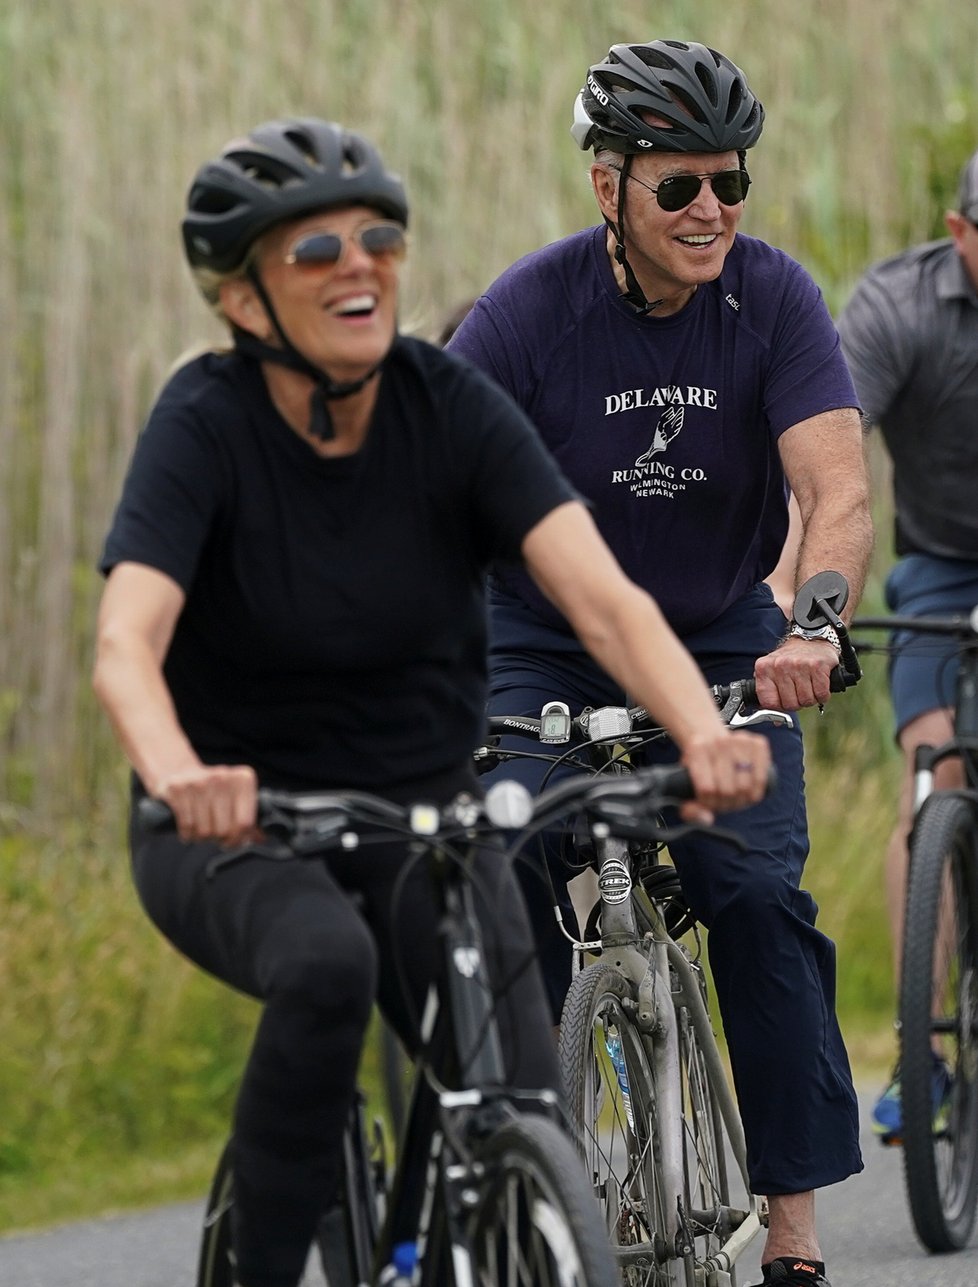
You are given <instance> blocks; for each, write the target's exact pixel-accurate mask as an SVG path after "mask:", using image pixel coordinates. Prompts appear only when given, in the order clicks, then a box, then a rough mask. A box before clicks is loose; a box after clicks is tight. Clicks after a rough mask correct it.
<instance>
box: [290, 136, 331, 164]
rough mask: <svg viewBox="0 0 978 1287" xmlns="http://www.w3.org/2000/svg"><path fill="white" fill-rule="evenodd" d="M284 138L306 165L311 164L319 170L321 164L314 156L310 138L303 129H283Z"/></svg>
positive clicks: (314, 152)
mask: <svg viewBox="0 0 978 1287" xmlns="http://www.w3.org/2000/svg"><path fill="white" fill-rule="evenodd" d="M283 133H284V136H285V138H287V139H288V141H289V142H290V143H291V144H292V146H293V147H294V148H295V150H296V151H297V152H298V153H299V155H300V156H301V157H302V159H303V160H304V161H305V163H306V165H309V166H311V167H312V168H313V169H314V170H321V169H322V168H323V167H322V164H321V162H320V160H319V158H318V157H317V156H316V151H315V149H314V147H313V145H312V140H311V139H310V137H309V135H308V134H307V133H306V132H305V131H304V130H285V131H283Z"/></svg>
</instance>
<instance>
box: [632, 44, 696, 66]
mask: <svg viewBox="0 0 978 1287" xmlns="http://www.w3.org/2000/svg"><path fill="white" fill-rule="evenodd" d="M663 44H671V45H672V46H673V48H675V49H685V48H686V46H685V45H679V44H676V43H675V42H674V41H663ZM632 53H633V54H635V55H636V57H638V58H641V60H642V62H643V63H645V65H646V66H647V67H659V68H668V69H672V68H673V67H675V65H676V64H675V61H674V60H673V59H672V58H667V57H666V55H665V54H664V53H662V51H661V50H659V49H651V48H650V47H649V46H648V45H635V46H633V47H632Z"/></svg>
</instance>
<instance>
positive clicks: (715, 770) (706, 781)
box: [680, 728, 771, 823]
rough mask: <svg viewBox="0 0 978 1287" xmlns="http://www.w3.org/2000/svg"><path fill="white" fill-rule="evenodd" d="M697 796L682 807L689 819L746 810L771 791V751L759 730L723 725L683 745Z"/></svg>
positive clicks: (709, 819) (707, 820) (707, 819)
mask: <svg viewBox="0 0 978 1287" xmlns="http://www.w3.org/2000/svg"><path fill="white" fill-rule="evenodd" d="M682 763H683V764H684V765H685V766H686V768H687V769H688V770H689V775H690V777H691V778H692V780H693V786H694V788H695V790H696V799H695V800H690V801H688V802H687V803H686V804H684V805H682V806H681V807H680V813H681V815H682V816H683V818H685V819H686V821H687V822H704V823H710V822H712V821H713V814H714V813H722V812H726V811H729V810H732V809H746V808H747V807H748V806H749V805H752V804H757V802H758V801H759V800H761V799H763V797H764V793H765V791H766V790H767V783H768V771H769V769H770V767H771V750H770V747H769V746H768V743H767V740H766V739H765V738H763V737H760V736H759V735H758V734H757V733H738V732H734V731H732V730H731V729H727V728H721V729H720V730H719V731H718V732H717V733H716V735H710V736H704V735H700V736H697V737H693V738H691V739H690V740H689V741H688V742H687V743H686V745H685V746H684V747H683V754H682Z"/></svg>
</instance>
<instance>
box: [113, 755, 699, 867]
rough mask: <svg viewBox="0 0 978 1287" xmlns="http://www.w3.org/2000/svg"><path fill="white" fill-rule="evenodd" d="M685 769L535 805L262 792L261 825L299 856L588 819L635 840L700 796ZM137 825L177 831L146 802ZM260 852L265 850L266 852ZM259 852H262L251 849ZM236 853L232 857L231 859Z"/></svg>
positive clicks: (568, 785)
mask: <svg viewBox="0 0 978 1287" xmlns="http://www.w3.org/2000/svg"><path fill="white" fill-rule="evenodd" d="M693 794H694V793H693V788H692V783H691V781H690V778H689V774H688V772H687V771H686V769H685V768H683V767H682V766H676V765H668V766H665V767H663V766H657V767H653V768H643V769H636V770H635V771H634V772H633V773H630V774H627V775H624V776H622V777H615V778H609V777H594V776H592V775H589V774H582V775H580V776H575V777H573V778H571V779H569V780H567V781H564V782H561V783H559V784H558V785H556V786H554V787H551V788H548V789H547V790H545V791H544V792H542V793H541V794H540V795H539V796H537V797H536V798H534V797H533V796H532V795H531V794H530V793H529V791H527V790H526V788H525V787H523V786H521V785H520V784H519V783H517V782H512V781H509V780H505V781H502V782H497V783H495V784H494V785H493V786H492V787H490V788H489V790H488V791H487V792H486V796H485V799H484V800H480V799H478V798H476V797H475V796H472V795H469V794H468V793H463V794H461V795H459V796H456V798H455V799H454V800H452V801H451V802H450V803H449V804H448V805H445V806H442V807H438V806H436V805H432V804H426V803H424V802H419V803H415V804H408V805H399V804H394V803H393V802H392V801H390V800H386V799H384V798H383V797H381V796H376V795H373V794H371V793H369V792H364V791H330V792H290V791H277V790H269V789H266V788H262V789H261V790H259V792H258V810H257V825H258V826H259V827H260V829H261V830H262V831H263V832H264V833H265V834H266V835H267V836H269V837H270V838H272V839H275V840H280V841H283V842H284V843H285V845H286V846H287V848H288V849H289V850H290V851H291V852H292V853H293V854H296V855H298V856H301V855H302V854H306V853H321V852H322V851H323V850H325V849H335V848H342V849H355V848H356V847H357V846H358V845H359V843H360V841H361V839H365V838H368V837H369V836H370V835H372V834H373V835H375V834H376V833H377V832H378V831H379V832H382V833H386V834H388V835H400V836H404V837H407V838H414V839H427V840H431V841H436V840H438V839H444V840H459V839H461V840H464V839H466V838H468V837H472V836H474V835H476V834H478V833H480V832H482V833H485V832H492V831H499V830H502V829H507V830H512V829H522V828H524V827H528V826H530V825H531V824H536V825H539V824H540V823H541V822H542V821H544V820H545V821H547V822H552V821H554V820H556V819H557V818H559V817H561V816H565V815H568V814H571V813H585V814H587V815H588V816H589V817H591V818H592V819H593V820H595V821H602V822H605V823H606V824H607V825H608V826H609V828H612V829H613V828H615V827H616V826H617V827H622V828H625V829H627V830H628V831H629V833H630V834H631V833H632V832H633V831H634V828H635V826H636V825H642V824H644V823H646V822H648V821H649V820H651V819H652V818H654V817H655V816H656V815H657V814H658V812H659V810H660V809H661V808H662V806H663V805H664V804H670V803H673V802H680V801H683V800H689V799H692V797H693ZM136 814H137V822H138V825H139V826H140V827H141V828H142V829H143V830H144V831H149V832H154V831H155V832H162V831H172V830H173V829H174V826H175V819H174V815H173V812H172V810H171V809H170V806H169V805H168V804H166V803H165V802H164V801H163V800H156V799H153V798H151V797H145V798H144V799H142V800H140V801H139V803H138V805H137V810H136ZM259 847H260V846H259ZM246 848H248V849H249V850H254V849H255V848H256V846H248V847H246ZM235 852H237V851H233V850H232V851H229V856H230V855H231V854H233V853H235Z"/></svg>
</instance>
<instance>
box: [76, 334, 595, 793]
mask: <svg viewBox="0 0 978 1287" xmlns="http://www.w3.org/2000/svg"><path fill="white" fill-rule="evenodd" d="M573 497H574V493H573V491H572V489H571V488H570V486H569V485H568V484H567V483H566V482H565V480H564V479H563V478H562V476H561V475H560V473H559V472H558V470H557V469H556V467H555V465H554V464H553V462H552V461H551V460H550V458H549V456H548V455H547V453H546V451H545V449H544V448H543V446H542V444H541V443H540V441H539V439H538V437H537V435H536V432H535V430H534V429H533V428H532V426H531V425H530V423H529V421H528V420H527V419H526V418H525V416H524V415H523V413H522V412H521V411H519V409H518V408H517V407H516V406H515V404H514V403H513V402H512V401H511V400H510V399H509V398H508V397H507V396H506V395H505V394H503V393H502V392H501V391H500V390H499V389H497V388H496V387H495V386H494V385H492V384H491V383H490V382H489V381H488V380H487V379H486V378H485V377H484V376H483V375H482V374H481V373H479V372H478V371H476V370H474V369H473V368H471V367H470V366H468V364H466V363H464V362H462V361H461V360H459V359H457V358H453V357H451V356H450V355H448V354H445V353H442V352H441V351H440V350H438V349H435V348H433V347H432V346H430V345H427V344H424V343H422V342H421V341H418V340H412V339H405V338H399V339H398V340H397V341H396V343H395V346H394V348H393V350H392V352H391V354H390V356H389V358H388V360H387V362H386V364H385V367H384V372H383V377H382V380H381V385H380V390H379V394H378V401H377V406H376V410H375V414H374V419H373V422H372V424H371V427H370V432H369V434H368V435H367V440H366V443H365V445H364V446H363V448H362V449H361V450H360V451H359V452H358V453H357V454H355V455H353V456H346V457H340V458H335V459H329V460H327V459H323V458H322V457H320V456H318V455H317V454H316V453H315V452H314V451H313V450H312V449H311V448H310V447H309V445H308V444H307V443H305V442H304V441H303V440H302V439H300V438H299V437H298V435H296V434H295V433H294V432H293V431H292V430H291V429H290V428H289V426H288V425H287V424H286V423H285V421H284V420H282V418H281V417H280V416H279V414H278V412H277V411H276V410H275V408H274V406H273V404H272V402H271V400H270V398H269V395H268V392H267V388H266V385H265V381H264V378H263V377H262V374H261V370H260V368H259V366H258V364H257V363H255V362H254V361H252V360H250V359H247V358H244V357H242V356H240V355H238V354H234V353H229V354H208V355H206V356H204V357H201V358H198V359H196V360H195V361H193V362H191V363H189V364H188V365H187V366H185V367H183V368H182V369H181V370H179V371H178V372H177V373H176V374H175V375H174V376H173V378H172V379H171V380H170V382H169V384H168V385H167V386H166V388H165V389H164V390H163V393H162V394H161V396H160V398H159V400H158V402H157V404H156V406H155V407H154V409H153V411H152V413H151V415H150V417H149V420H148V423H147V425H146V427H145V429H144V430H143V432H142V434H141V435H140V438H139V440H138V442H137V445H136V449H135V453H134V456H133V460H132V463H131V466H130V470H129V474H128V476H127V478H126V482H125V486H124V489H123V493H122V498H121V500H120V503H119V507H118V509H117V511H116V514H115V518H114V520H113V523H112V527H111V530H110V532H109V535H108V538H107V540H106V545H105V551H104V553H103V556H102V560H101V564H100V566H101V568H102V570H103V572H106V573H107V572H108V571H109V570H110V569H111V568H112V567H113V566H115V564H117V563H120V562H124V561H125V562H134V563H141V564H145V565H148V566H150V567H153V568H156V569H158V570H159V571H161V572H164V573H166V574H167V575H168V576H170V577H172V578H173V580H174V581H176V582H177V583H178V584H179V585H180V586H181V588H182V589H183V590H184V592H185V594H186V596H187V598H186V604H185V606H184V609H183V612H182V613H181V615H180V618H179V620H178V622H177V626H176V630H175V633H174V637H173V641H172V644H171V646H170V649H169V652H168V655H167V658H166V662H165V675H166V680H167V683H168V685H169V687H170V691H171V693H172V695H173V699H174V702H175V704H176V709H177V713H178V716H179V719H180V721H181V724H182V726H183V728H184V730H185V731H186V733H187V735H188V736H189V738H190V740H191V742H192V744H193V745H194V747H195V749H196V750H197V752H198V754H199V755H200V756H201V758H202V759H204V760H205V761H206V762H208V763H247V764H251V765H253V766H254V767H255V768H256V770H257V771H258V774H259V777H260V778H261V779H262V781H264V782H266V783H271V784H275V785H281V786H290V787H294V788H307V787H320V786H352V787H370V788H373V789H382V788H383V787H385V786H393V785H396V784H401V783H405V782H409V781H411V780H414V779H419V778H424V777H429V776H432V775H435V774H440V773H443V772H446V771H452V770H456V769H458V768H459V767H460V766H464V764H465V762H466V760H467V758H468V756H469V755H470V754H471V750H472V748H473V747H474V746H475V745H476V743H477V741H478V739H479V737H480V736H481V734H482V728H483V718H484V715H483V712H484V700H485V691H484V690H485V649H486V637H485V635H486V628H485V602H484V574H485V570H486V567H487V565H488V564H489V563H490V562H491V561H492V560H494V559H499V558H502V559H514V558H519V554H520V547H521V544H522V540H523V538H524V536H525V535H526V534H527V533H528V532H529V531H530V529H531V528H532V527H533V526H534V525H535V524H536V523H537V522H538V521H539V520H540V519H541V518H543V517H544V516H545V515H546V514H548V513H549V512H550V511H551V510H552V509H554V508H555V507H556V506H557V505H559V504H561V503H563V502H564V501H566V500H568V499H572V498H573Z"/></svg>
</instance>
